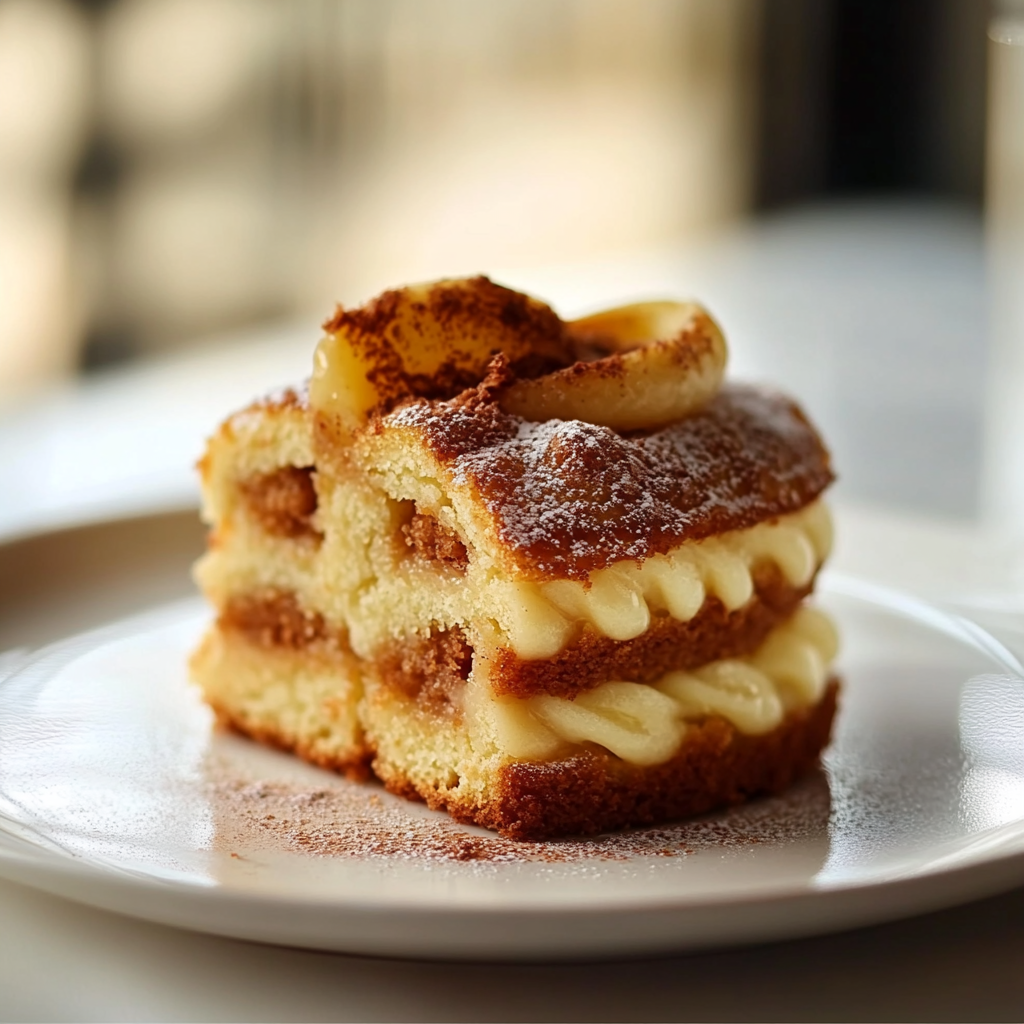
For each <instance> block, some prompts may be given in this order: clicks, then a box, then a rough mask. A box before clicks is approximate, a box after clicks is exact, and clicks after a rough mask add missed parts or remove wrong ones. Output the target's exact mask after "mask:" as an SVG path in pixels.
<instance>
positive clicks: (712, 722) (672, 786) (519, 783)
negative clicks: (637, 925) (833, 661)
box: [374, 678, 839, 840]
mask: <svg viewBox="0 0 1024 1024" xmlns="http://www.w3.org/2000/svg"><path fill="white" fill-rule="evenodd" d="M838 692H839V682H838V680H837V679H835V678H833V679H832V680H831V681H830V683H829V686H828V689H827V690H826V691H825V695H824V696H823V697H822V699H821V700H820V701H819V702H818V703H817V704H816V705H814V706H813V707H811V708H805V709H801V710H799V711H794V712H791V713H790V714H789V715H788V716H787V717H786V719H785V720H784V721H783V722H782V724H781V725H779V726H778V727H777V728H776V729H774V730H773V731H772V732H770V733H767V734H766V735H763V736H746V735H744V734H742V733H740V732H738V731H737V730H736V729H735V728H734V727H733V726H732V725H730V724H729V723H728V722H726V721H725V720H724V719H722V718H709V719H706V720H705V721H704V722H701V723H698V724H694V725H693V726H691V727H690V729H689V731H688V732H687V735H686V739H685V741H684V743H683V746H682V748H681V749H680V751H679V753H678V754H677V755H676V756H675V757H674V758H672V760H670V761H667V762H665V763H664V764H660V765H655V766H653V767H647V768H643V767H638V766H636V765H631V764H628V763H627V762H625V761H622V760H620V759H619V758H617V757H615V756H614V755H613V754H609V753H608V752H607V751H603V750H596V749H595V750H588V751H585V752H583V753H580V754H578V755H576V756H574V757H571V758H566V759H564V760H561V761H551V762H527V761H520V762H513V763H511V764H509V765H506V766H505V767H504V768H503V769H501V771H500V775H499V779H498V783H497V787H496V792H495V794H494V796H493V798H492V799H491V800H489V801H488V802H487V804H486V805H484V806H477V805H471V804H468V803H460V802H459V801H458V800H457V799H454V798H450V797H448V796H447V795H446V794H444V793H439V792H438V791H436V790H433V789H430V788H427V787H423V788H422V789H420V788H418V787H417V786H416V785H415V784H414V782H412V780H410V779H408V778H405V777H403V776H401V775H399V774H397V773H396V772H394V771H390V770H387V769H386V768H385V767H384V766H381V765H379V764H375V765H374V769H375V771H376V773H377V775H378V776H381V777H382V778H383V780H384V784H385V785H386V786H387V788H388V789H389V790H390V791H391V792H394V793H397V794H399V795H401V796H405V797H410V798H419V799H421V800H423V801H425V802H426V803H427V805H428V806H430V807H431V808H433V809H435V810H447V811H448V812H449V813H450V814H451V815H452V816H453V817H454V818H456V819H458V820H459V821H464V822H467V823H472V824H475V825H481V826H483V827H484V828H490V829H494V830H496V831H497V832H499V833H500V834H501V835H503V836H505V837H506V838H508V839H524V840H539V839H553V838H556V837H558V836H571V835H595V834H597V833H599V832H609V831H612V830H614V829H621V828H628V827H635V826H642V825H653V824H657V823H660V822H666V821H671V820H673V819H676V818H684V817H690V816H693V815H696V814H704V813H706V812H708V811H712V810H715V809H717V808H720V807H728V806H730V805H732V804H737V803H741V802H742V801H744V800H747V799H749V798H751V797H754V796H759V795H764V794H769V793H778V792H780V791H781V790H783V789H785V788H786V787H787V786H789V785H790V784H791V783H792V782H794V781H795V780H796V779H797V778H798V777H799V776H800V775H803V774H804V773H805V772H807V771H809V770H810V769H811V768H813V767H814V766H815V765H816V764H817V763H818V759H819V757H820V754H821V752H822V750H823V749H824V748H825V747H826V746H827V744H828V741H829V736H830V734H831V730H832V720H833V718H834V717H835V712H836V701H837V697H838Z"/></svg>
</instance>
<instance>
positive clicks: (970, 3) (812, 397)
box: [0, 0, 1024, 519]
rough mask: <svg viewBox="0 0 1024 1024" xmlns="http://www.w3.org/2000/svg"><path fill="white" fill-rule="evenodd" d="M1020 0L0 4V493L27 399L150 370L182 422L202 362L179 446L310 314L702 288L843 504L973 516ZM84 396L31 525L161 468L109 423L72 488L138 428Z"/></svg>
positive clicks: (250, 384)
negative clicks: (999, 33)
mask: <svg viewBox="0 0 1024 1024" xmlns="http://www.w3.org/2000/svg"><path fill="white" fill-rule="evenodd" d="M1014 6H1015V5H1013V4H1003V5H999V7H998V9H997V10H996V9H993V5H992V4H990V3H987V2H985V0H489V2H488V3H486V4H484V3H480V2H477V0H293V2H289V3H287V4H283V3H278V2H274V0H0V481H2V480H3V479H4V478H5V475H6V477H7V478H10V477H11V474H14V475H15V476H17V473H18V472H20V473H21V476H22V478H28V477H31V476H35V477H38V476H39V470H38V465H39V459H41V458H42V456H40V455H39V454H38V452H36V454H35V455H33V456H32V459H33V460H35V461H34V462H32V465H31V466H30V464H29V461H26V460H28V459H29V456H27V455H25V454H24V453H23V452H20V449H19V447H18V446H19V444H20V441H19V440H18V439H24V438H26V437H28V436H29V434H30V433H31V432H32V431H37V432H38V430H39V429H40V423H42V422H43V421H42V420H40V419H39V418H38V417H39V416H41V415H42V414H41V413H40V412H39V410H40V409H42V408H44V407H45V408H50V407H49V406H46V404H45V403H46V402H48V401H51V397H48V396H52V395H54V394H55V393H56V391H55V389H57V390H59V389H60V388H64V389H65V391H64V393H65V394H66V391H67V388H68V387H69V386H71V385H73V384H74V382H76V381H78V382H79V384H78V385H77V386H78V387H79V389H80V388H81V386H82V383H81V382H83V381H84V384H85V385H88V386H89V387H93V385H92V384H90V381H92V382H94V383H95V382H99V381H113V380H115V379H124V380H127V379H128V378H127V377H124V374H126V373H129V369H130V368H132V367H135V368H136V369H139V368H141V367H145V366H153V367H157V366H159V367H162V369H160V370H159V373H158V371H156V370H153V371H151V373H150V376H149V377H135V378H131V379H133V380H135V381H136V382H137V385H135V386H136V393H137V395H138V394H139V393H140V392H138V388H139V387H142V384H141V383H138V382H141V381H143V380H145V381H150V382H152V381H153V380H154V379H155V378H154V374H157V373H158V375H159V376H160V377H161V379H162V380H163V381H164V384H163V390H162V391H161V390H160V389H159V388H158V387H157V385H156V384H153V389H154V390H152V391H151V392H146V394H147V395H148V396H149V397H148V398H147V403H149V405H148V408H149V409H150V410H152V408H155V407H156V406H157V405H159V402H160V401H170V400H171V398H170V397H169V393H168V388H169V385H168V384H167V381H169V380H171V379H173V380H174V381H176V382H177V383H176V384H175V387H176V388H177V389H178V390H177V393H176V394H175V395H174V396H173V400H174V401H176V402H178V403H179V405H182V404H188V403H200V405H201V402H202V396H203V394H204V391H203V385H202V382H203V381H204V380H207V379H212V377H213V376H214V375H215V369H214V368H215V366H219V367H220V369H219V370H218V371H216V372H219V373H220V374H221V379H228V378H237V380H236V384H237V386H236V388H235V391H233V392H232V391H231V390H230V388H228V389H226V390H225V389H223V388H222V389H220V390H219V391H217V394H216V395H215V396H211V399H210V405H209V407H208V408H207V407H206V406H203V407H202V408H201V410H200V413H201V415H202V416H203V417H207V419H205V420H204V421H203V422H205V423H206V424H207V427H206V429H209V427H210V426H212V422H213V421H214V419H215V418H216V417H217V416H219V414H220V413H221V412H223V411H224V410H225V408H226V406H224V405H223V403H224V402H225V401H232V402H234V401H238V400H245V399H246V398H248V396H249V394H250V393H251V391H252V389H254V388H257V387H262V386H263V384H264V381H263V377H259V379H256V377H258V376H259V375H256V376H253V373H255V371H253V373H250V374H249V376H246V372H245V366H246V364H248V363H249V362H252V364H253V365H255V364H256V363H258V362H259V360H260V359H261V358H263V356H259V355H258V353H260V352H262V353H263V354H264V356H265V355H266V353H267V352H269V351H270V350H271V349H274V351H278V352H283V351H285V350H286V349H287V351H288V352H289V356H288V358H287V359H284V358H281V359H278V360H277V361H276V362H275V361H274V360H273V359H271V360H270V362H269V363H268V362H266V360H264V363H261V364H260V365H261V366H264V365H265V366H266V368H267V376H268V377H269V372H270V364H271V363H272V364H273V370H274V372H275V373H277V372H281V368H282V367H286V368H287V369H288V372H289V373H292V372H293V371H294V375H296V376H301V375H302V374H303V373H304V372H305V370H304V368H305V366H306V365H308V357H309V353H310V352H311V350H312V346H313V344H314V342H315V340H316V337H317V329H318V328H317V325H318V324H319V322H320V321H321V320H323V319H324V317H325V316H326V315H327V314H328V313H329V312H330V311H331V310H332V308H333V305H334V303H335V302H336V301H342V302H345V303H352V302H358V301H361V300H363V299H365V298H367V297H369V296H370V295H372V294H374V293H375V292H376V291H378V290H380V289H381V288H383V287H385V286H388V285H391V284H394V283H398V282H404V281H409V280H417V279H428V278H433V277H438V276H444V275H454V274H461V273H475V272H479V271H484V272H489V273H492V274H493V275H495V276H496V277H498V278H499V279H500V280H503V281H505V282H507V283H510V284H513V285H518V286H522V287H529V288H532V289H533V290H535V291H537V292H538V293H539V294H541V295H542V296H544V297H546V298H548V299H549V300H551V301H553V302H554V303H555V304H556V305H557V306H558V308H559V309H560V310H561V311H563V312H564V313H566V314H574V313H578V312H581V311H583V310H586V309H591V308H594V307H595V306H599V305H601V304H602V303H608V302H612V301H619V300H625V299H629V298H634V297H639V296H641V295H645V294H647V295H649V294H655V293H662V294H664V293H666V292H668V293H674V294H688V293H689V294H696V295H698V296H699V297H701V298H702V299H704V300H706V301H707V302H708V303H709V305H711V307H712V309H713V310H714V311H715V312H716V313H718V314H719V316H720V318H721V319H722V320H723V322H724V324H725V327H726V331H727V334H728V335H729V336H730V340H731V342H732V350H733V358H734V366H735V367H736V369H737V370H738V371H739V372H742V373H744V374H746V375H748V376H750V375H752V376H755V377H764V378H770V379H774V380H777V381H779V382H781V383H782V384H784V385H785V386H786V387H787V389H789V390H791V391H793V392H795V393H796V394H797V395H798V396H800V398H801V399H802V400H803V401H805V402H806V404H807V405H808V406H809V408H810V410H811V412H812V413H813V414H814V415H815V416H817V417H818V418H819V419H820V420H821V421H822V424H823V426H824V428H825V431H826V434H827V435H828V436H829V438H830V440H831V442H832V444H833V447H834V448H835V450H836V453H837V461H838V462H839V465H840V466H841V467H842V472H843V480H842V484H841V488H842V489H841V492H840V493H842V494H844V495H846V496H848V497H850V498H853V499H857V500H865V501H875V502H879V503H882V504H886V505H888V506H891V507H894V508H903V509H910V510H917V511H926V512H928V513H929V514H934V515H945V516H950V517H959V518H961V519H970V518H972V517H976V516H977V515H979V514H980V513H981V511H983V508H984V507H986V502H988V504H989V505H992V504H993V501H994V505H998V504H999V500H1001V499H993V501H989V499H988V498H986V493H988V492H987V491H986V486H987V485H986V484H985V474H986V472H987V470H986V469H985V466H986V455H985V443H986V442H985V437H986V430H990V427H989V426H987V425H986V424H987V422H988V421H987V419H986V411H985V398H984V396H985V394H986V388H987V387H988V381H989V375H990V371H991V359H990V355H991V345H990V344H989V337H990V333H991V332H990V329H989V314H990V304H989V298H988V294H987V290H986V289H987V281H988V277H987V272H986V266H985V248H984V244H983V232H982V225H983V209H984V200H985V195H986V186H985V181H986V145H987V144H991V139H990V138H989V141H988V143H987V141H986V140H987V133H986V125H987V122H988V119H989V116H990V115H989V113H988V107H989V104H988V81H989V77H990V74H991V67H990V65H991V53H990V46H991V45H992V44H990V43H989V42H988V41H987V38H986V33H987V31H988V29H989V26H990V22H991V19H992V18H993V16H995V15H998V14H1000V13H1007V12H1009V11H1011V9H1012V8H1013V7H1014ZM1008 123H1011V122H1008ZM1011 128H1012V123H1011ZM1004 191H1005V190H1004ZM1011 191H1012V190H1011ZM275 339H276V340H275ZM260 344H262V345H263V348H260V347H259V346H260ZM275 345H276V346H277V348H276V349H275V348H274V346H275ZM239 351H244V352H246V353H250V355H247V356H246V358H245V359H243V360H240V359H239V358H238V356H237V353H238V352H239ZM228 352H231V353H235V355H233V356H231V357H230V358H229V357H228V356H225V355H224V353H228ZM299 353H301V360H300V358H299ZM204 354H205V356H206V357H208V361H207V362H206V363H203V362H202V359H201V357H204ZM218 354H219V355H218ZM217 358H220V359H221V362H220V363H217V362H216V360H217ZM189 359H193V360H199V361H198V362H196V361H194V362H188V360H189ZM182 360H185V362H182ZM175 367H177V369H175ZM139 372H140V373H141V372H142V371H141V369H140V370H139ZM261 372H262V371H261ZM1022 372H1024V371H1022ZM175 373H177V374H179V375H178V376H177V377H175V376H174V374H175ZM118 374H121V377H120V378H119V377H118ZM270 382H271V381H268V382H267V383H270ZM278 382H280V381H278ZM104 386H105V385H104ZM147 386H149V385H147ZM96 387H100V385H99V384H95V387H93V390H92V391H91V392H89V393H91V394H100V393H103V394H106V395H107V398H106V399H103V400H102V401H100V399H98V398H97V399H95V401H96V402H97V404H98V405H101V406H103V408H104V409H105V410H106V415H107V417H108V418H107V420H106V421H105V425H102V424H101V425H99V426H93V427H92V428H90V429H91V430H92V435H91V436H90V437H89V438H88V439H87V440H86V439H83V437H80V436H76V437H73V438H72V440H67V439H66V438H65V439H63V440H60V442H59V443H58V441H56V440H55V441H53V442H52V444H50V448H49V449H47V451H49V453H50V454H49V455H47V456H46V458H47V459H50V462H49V463H46V464H47V465H49V466H50V469H49V470H48V471H47V479H48V480H50V483H51V484H52V485H53V487H55V488H56V490H55V491H53V495H52V496H51V497H50V498H47V500H48V501H52V502H54V503H59V502H60V501H61V500H64V499H63V498H61V493H63V492H61V491H60V488H61V486H64V482H66V481H67V480H68V479H74V480H77V481H78V484H80V485H81V486H82V487H85V486H86V485H89V486H91V483H92V482H94V481H95V480H96V479H99V477H102V474H103V473H104V472H107V473H108V475H109V473H113V472H114V471H113V470H112V469H110V467H111V466H113V465H114V464H115V463H117V464H118V465H119V466H121V467H124V466H125V465H129V464H130V465H135V466H136V469H138V466H140V465H142V463H143V462H144V460H145V459H146V458H148V459H150V460H152V458H153V452H154V451H156V450H157V449H159V448H160V445H161V444H162V445H164V446H165V447H166V446H167V445H168V444H170V442H169V441H168V440H167V439H168V438H169V437H170V436H171V434H172V433H173V431H174V430H175V429H176V428H175V422H174V420H173V417H171V418H168V417H170V413H169V412H168V414H167V416H164V414H163V413H162V412H161V413H160V416H159V417H158V418H157V419H158V421H154V420H153V416H152V414H150V416H149V420H146V418H145V417H144V416H142V415H141V413H139V415H138V418H137V422H136V421H135V420H134V419H133V420H132V422H133V423H136V426H137V429H136V430H135V431H134V433H135V434H137V435H138V436H139V437H146V438H148V439H149V442H148V444H149V447H148V448H147V449H145V451H143V449H142V448H141V447H140V448H139V450H138V451H136V452H135V453H134V455H133V454H131V453H128V452H126V451H119V452H115V451H114V450H113V449H111V450H110V454H109V457H105V459H104V460H103V465H104V466H106V467H107V468H106V469H103V468H102V467H101V468H100V469H97V468H95V467H93V469H91V470H89V471H88V473H87V472H86V470H85V469H83V468H82V467H83V465H84V462H83V459H84V457H85V455H84V453H85V449H86V447H88V448H89V450H90V451H94V450H98V449H97V445H99V449H102V445H101V444H100V443H99V441H97V440H96V438H97V437H98V436H99V434H98V433H97V431H98V432H100V433H102V432H103V431H105V432H106V433H105V434H104V436H105V437H106V438H107V441H106V442H104V443H108V444H110V443H113V441H111V440H110V439H111V438H115V439H119V440H118V443H120V444H127V443H128V441H127V440H125V439H124V438H122V437H121V435H122V434H123V433H125V430H124V428H125V427H126V426H127V425H128V419H126V418H125V417H129V418H132V417H135V415H136V412H138V401H136V406H134V407H133V406H130V405H127V404H126V405H123V406H118V405H117V401H115V400H114V398H113V397H112V396H113V395H114V392H112V391H108V392H102V387H100V391H96ZM186 388H187V390H184V389H186ZM125 401H126V402H127V399H125ZM41 403H42V404H41ZM154 403H155V404H154ZM67 408H70V407H67ZM75 408H76V409H77V408H78V407H77V406H76V407H75ZM161 408H164V407H163V406H161ZM197 408H199V407H198V406H197ZM26 410H27V411H26ZM133 410H134V411H133ZM115 412H116V415H117V416H120V417H121V419H120V420H118V419H116V418H115ZM200 413H197V415H200ZM129 414H130V416H129ZM76 415H77V413H76ZM90 415H91V414H90ZM33 417H35V418H33ZM46 422H47V423H51V421H50V420H47V421H46ZM81 422H83V423H84V422H85V421H84V420H83V421H81ZM90 422H93V421H90ZM146 423H150V426H149V427H147V426H146ZM4 424H6V430H4V429H3V428H4ZM47 429H49V427H48V428H47ZM189 429H192V428H191V427H190V428H189ZM1022 429H1024V427H1022ZM147 430H149V431H150V432H149V433H147ZM65 433H67V431H65ZM72 433H73V432H72ZM86 434H88V431H86ZM156 437H159V438H160V439H161V440H160V444H157V443H156V442H155V441H154V440H153V439H154V438H156ZM188 437H189V444H191V445H193V447H194V446H195V445H198V443H199V440H198V439H197V438H193V436H192V434H189V435H188ZM72 442H74V443H72ZM139 443H140V444H141V442H139ZM76 444H77V445H78V447H75V445H76ZM4 445H6V448H7V451H6V454H5V453H4V452H3V450H2V447H3V446H4ZM62 445H63V447H61V446H62ZM69 445H70V447H68V446H69ZM171 447H172V448H173V445H172V446H171ZM190 450H191V449H189V451H190ZM167 451H168V453H169V454H168V455H167V460H168V465H170V464H171V462H170V460H171V459H172V458H173V459H174V460H177V461H176V462H174V465H178V464H184V463H185V462H188V461H190V456H189V457H186V454H187V453H183V451H182V450H180V449H179V448H173V451H171V449H170V448H168V449H167ZM54 452H56V453H57V454H54ZM61 453H63V454H61ZM133 458H135V459H136V460H137V463H132V461H131V460H132V459H133ZM5 459H6V461H5ZM44 461H45V460H44ZM96 461H97V460H96V457H94V458H93V462H96ZM12 467H13V468H12ZM19 467H20V469H19ZM118 472H121V470H118ZM125 472H127V471H125ZM1021 472H1022V475H1024V467H1022V471H1021ZM76 474H77V475H76ZM89 474H92V475H91V476H90V475H89ZM97 474H99V477H97ZM991 475H992V474H991V473H990V474H989V476H991ZM996 476H997V477H998V476H999V474H998V473H997V474H996ZM0 486H2V484H0ZM26 486H36V484H34V483H33V484H25V483H23V482H22V483H20V484H19V488H21V490H23V489H24V487H26ZM989 490H991V488H989ZM1022 492H1024V487H1022ZM20 493H21V491H20V490H19V494H20ZM65 497H66V495H65ZM20 500H22V499H21V497H19V496H17V495H15V494H14V490H13V489H12V490H11V491H10V493H9V496H8V501H7V505H8V506H9V507H13V506H14V505H15V504H17V502H18V501H20ZM1015 500H1016V499H1015ZM2 504H3V502H0V505H2ZM1004 504H1005V503H1004ZM1018 505H1020V506H1024V493H1022V494H1021V496H1020V500H1019V501H1017V505H1014V510H1015V511H1014V512H1013V514H1014V515H1016V514H1017V513H1018V512H1020V511H1021V509H1020V508H1018V507H1017V506H1018ZM26 507H27V506H26ZM0 512H2V510H0Z"/></svg>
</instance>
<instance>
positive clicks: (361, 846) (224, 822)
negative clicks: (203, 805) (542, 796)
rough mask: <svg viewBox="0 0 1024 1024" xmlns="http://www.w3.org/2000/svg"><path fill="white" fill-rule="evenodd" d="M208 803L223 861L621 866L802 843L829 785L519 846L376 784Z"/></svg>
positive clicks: (229, 789) (214, 793)
mask: <svg viewBox="0 0 1024 1024" xmlns="http://www.w3.org/2000/svg"><path fill="white" fill-rule="evenodd" d="M209 795H210V797H211V804H212V809H213V812H214V819H215V821H216V822H217V835H216V839H215V848H216V849H218V850H220V851H222V852H224V853H230V854H232V855H238V854H237V851H239V850H243V851H246V850H249V851H251V850H254V849H255V850H260V849H263V850H267V849H273V850H278V851H287V852H292V853H297V854H305V855H308V856H313V857H343V858H359V859H376V860H385V861H386V860H403V861H409V860H414V861H427V862H441V863H444V862H448V863H455V862H505V863H509V862H512V863H531V862H532V863H548V864H565V863H573V862H582V861H628V860H631V859H633V858H637V857H685V856H688V855H691V854H693V853H697V852H700V851H721V852H725V851H728V850H736V849H741V848H744V847H749V846H752V845H758V844H780V843H786V842H798V841H806V840H808V839H811V838H814V837H817V836H820V835H823V834H825V831H826V829H827V823H828V815H829V808H830V796H829V788H828V781H827V778H826V776H825V773H824V772H821V771H818V772H815V773H813V774H811V775H809V776H807V777H805V778H804V779H802V780H800V781H799V782H797V783H796V784H795V785H793V786H792V787H791V788H790V789H788V790H787V791H786V792H785V793H783V794H782V795H780V796H777V797H772V798H769V799H764V800H757V801H753V802H751V803H747V804H744V805H742V806H740V807H736V808H733V809H731V810H728V811H725V812H722V813H720V814H715V815H711V816H707V817H704V818H698V819H695V820H689V821H682V822H678V823H675V824H670V825H659V826H655V827H650V828H643V829H635V830H631V831H625V832H619V833H615V834H609V835H603V836H596V837H591V838H586V839H566V840H557V841H554V840H552V841H547V842H522V841H515V840H511V839H503V838H501V837H500V836H497V835H492V834H489V833H483V832H482V831H481V830H477V829H472V830H469V829H467V828H466V827H464V826H461V825H459V824H458V823H457V822H454V821H452V820H451V819H450V818H448V817H447V815H444V814H442V813H440V812H430V811H427V810H425V809H423V808H422V807H420V806H417V805H409V804H408V803H406V802H405V801H404V800H402V799H400V798H397V797H393V796H391V795H390V794H388V793H386V792H385V791H384V790H383V789H382V788H380V787H378V786H376V785H373V784H362V785H361V784H358V783H352V782H347V781H345V780H331V782H330V784H329V785H325V786H322V787H308V786H303V785H301V784H295V783H286V782H270V781H254V780H243V779H225V780H223V781H220V782H211V784H210V794H209Z"/></svg>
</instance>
